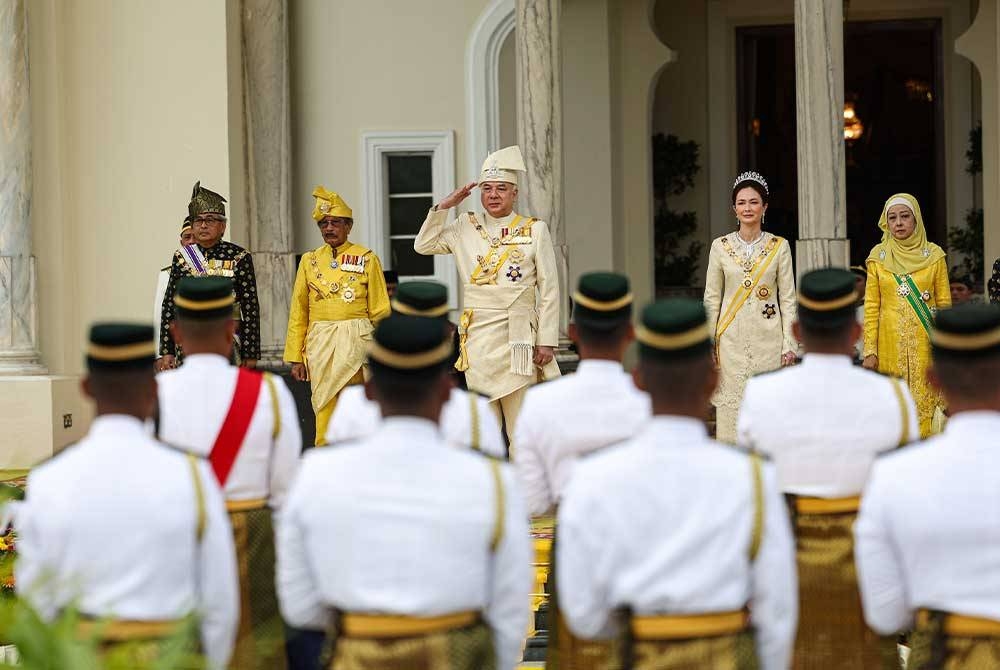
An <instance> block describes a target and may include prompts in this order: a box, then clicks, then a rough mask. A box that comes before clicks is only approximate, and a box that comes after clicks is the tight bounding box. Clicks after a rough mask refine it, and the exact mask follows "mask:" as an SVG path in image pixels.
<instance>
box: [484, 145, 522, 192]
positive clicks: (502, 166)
mask: <svg viewBox="0 0 1000 670" xmlns="http://www.w3.org/2000/svg"><path fill="white" fill-rule="evenodd" d="M526 170H527V168H526V167H525V166H524V157H523V156H521V148H520V147H518V146H517V145H514V146H510V147H505V148H503V149H500V150H499V151H494V152H493V153H491V154H490V155H489V156H487V157H486V160H485V161H484V162H483V171H482V174H480V175H479V183H480V184H482V183H483V182H485V181H504V182H507V183H508V184H513V185H514V186H517V173H518V172H525V171H526Z"/></svg>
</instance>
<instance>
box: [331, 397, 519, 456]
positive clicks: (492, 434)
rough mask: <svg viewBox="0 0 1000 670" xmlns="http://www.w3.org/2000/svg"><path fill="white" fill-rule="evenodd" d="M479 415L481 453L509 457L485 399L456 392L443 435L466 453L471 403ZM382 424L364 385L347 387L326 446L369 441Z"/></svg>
mask: <svg viewBox="0 0 1000 670" xmlns="http://www.w3.org/2000/svg"><path fill="white" fill-rule="evenodd" d="M473 402H475V403H476V411H477V412H478V414H479V417H478V418H479V449H480V451H482V452H484V453H487V454H489V455H490V456H494V457H496V458H506V457H507V445H506V444H505V443H504V439H503V434H502V433H501V432H500V424H499V423H497V417H496V414H495V413H494V412H493V409H492V408H491V407H490V402H489V400H487V399H486V398H484V397H483V396H481V395H479V394H476V393H470V392H469V391H463V390H462V389H458V388H453V389H452V390H451V396H450V397H449V398H448V402H446V403H445V404H444V407H443V408H442V409H441V433H442V434H443V436H444V439H445V441H446V442H448V444H450V445H452V446H453V447H460V448H463V449H467V448H469V447H470V446H472V403H473ZM381 422H382V411H381V410H380V409H379V406H378V403H376V402H374V401H372V400H369V399H368V398H366V397H365V387H364V386H362V385H361V384H357V385H354V386H348V387H347V388H345V389H344V390H343V391H341V392H340V398H339V399H338V400H337V407H336V408H335V409H334V410H333V416H332V417H331V418H330V423H329V424H328V425H327V429H326V437H325V440H326V443H327V444H337V443H338V442H344V441H346V440H358V439H361V438H365V437H368V436H369V435H371V434H372V433H374V432H375V431H376V430H378V427H379V424H380V423H381Z"/></svg>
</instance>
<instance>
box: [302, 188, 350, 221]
mask: <svg viewBox="0 0 1000 670" xmlns="http://www.w3.org/2000/svg"><path fill="white" fill-rule="evenodd" d="M313 197H314V198H316V204H315V206H314V207H313V213H312V217H313V219H314V220H316V221H319V220H321V219H323V218H324V217H327V216H337V217H342V218H345V219H351V220H352V221H353V220H354V212H352V211H351V208H350V207H348V206H347V203H346V202H344V199H343V198H341V197H340V196H339V195H338V194H336V193H334V192H333V191H327V190H326V189H325V188H323V187H322V186H317V187H316V188H314V189H313Z"/></svg>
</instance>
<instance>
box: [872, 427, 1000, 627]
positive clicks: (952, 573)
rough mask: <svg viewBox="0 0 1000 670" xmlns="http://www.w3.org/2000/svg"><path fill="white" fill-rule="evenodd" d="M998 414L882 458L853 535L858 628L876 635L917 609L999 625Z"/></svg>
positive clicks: (907, 621)
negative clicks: (860, 613) (864, 625)
mask: <svg viewBox="0 0 1000 670" xmlns="http://www.w3.org/2000/svg"><path fill="white" fill-rule="evenodd" d="M998 436H1000V412H987V411H983V412H962V413H959V414H956V415H955V416H953V417H951V418H950V419H949V420H948V425H947V426H946V427H945V430H944V433H942V434H941V435H939V436H937V437H933V438H931V439H929V440H927V441H926V442H924V443H922V444H918V445H914V446H911V447H907V448H905V449H901V450H899V451H898V452H894V453H892V454H888V455H885V456H882V457H881V458H879V459H878V460H877V461H875V465H874V467H873V468H872V474H871V478H870V479H869V481H868V487H867V488H866V489H865V494H864V496H862V499H861V513H860V514H859V515H858V520H857V523H856V524H855V526H854V536H855V545H854V553H855V562H856V563H857V567H858V584H859V586H860V589H861V602H862V604H863V605H864V610H865V620H866V621H867V622H868V625H869V626H871V627H872V629H874V630H876V631H878V632H879V633H883V634H890V633H894V632H896V631H899V630H903V629H905V628H907V627H908V626H909V625H910V623H911V622H912V620H913V615H914V612H915V611H916V610H917V609H920V608H928V609H935V610H944V611H946V612H952V613H955V614H964V615H968V616H978V617H985V618H989V619H996V620H1000V450H998V449H997V447H998V444H997V440H998Z"/></svg>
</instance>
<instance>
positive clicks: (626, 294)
mask: <svg viewBox="0 0 1000 670" xmlns="http://www.w3.org/2000/svg"><path fill="white" fill-rule="evenodd" d="M631 318H632V292H631V290H630V289H629V282H628V277H626V276H625V275H621V274H618V273H615V272H588V273H587V274H585V275H581V276H580V281H579V283H578V284H577V289H576V292H575V293H573V320H574V321H575V322H576V323H578V324H580V325H582V326H584V327H587V328H593V329H595V330H612V329H614V328H617V327H618V326H619V325H621V324H622V323H625V322H627V321H628V320H630V319H631Z"/></svg>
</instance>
